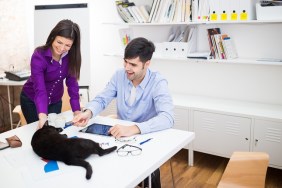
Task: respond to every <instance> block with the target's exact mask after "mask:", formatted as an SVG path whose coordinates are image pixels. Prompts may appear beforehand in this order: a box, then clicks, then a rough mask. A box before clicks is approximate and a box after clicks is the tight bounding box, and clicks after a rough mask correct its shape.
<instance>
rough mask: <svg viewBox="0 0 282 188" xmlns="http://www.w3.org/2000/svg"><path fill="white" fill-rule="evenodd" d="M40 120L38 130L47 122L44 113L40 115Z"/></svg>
mask: <svg viewBox="0 0 282 188" xmlns="http://www.w3.org/2000/svg"><path fill="white" fill-rule="evenodd" d="M38 118H39V121H38V125H37V129H41V128H42V127H43V126H44V124H45V122H46V121H47V115H46V114H44V113H39V114H38Z"/></svg>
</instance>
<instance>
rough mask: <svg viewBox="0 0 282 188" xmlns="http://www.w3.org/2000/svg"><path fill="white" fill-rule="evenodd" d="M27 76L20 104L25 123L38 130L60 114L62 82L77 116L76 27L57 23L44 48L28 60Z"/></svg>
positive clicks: (73, 24)
mask: <svg viewBox="0 0 282 188" xmlns="http://www.w3.org/2000/svg"><path fill="white" fill-rule="evenodd" d="M30 67H31V76H30V78H29V79H28V80H27V82H26V83H25V84H24V86H23V89H22V92H21V95H20V100H21V108H22V112H23V114H24V117H25V119H26V121H27V123H32V122H35V121H38V120H39V123H38V128H42V126H43V125H44V123H45V122H46V120H47V114H49V113H57V114H58V113H61V108H62V96H63V93H64V80H66V81H65V82H66V85H67V87H68V94H69V96H70V104H71V108H72V111H73V112H74V115H77V114H79V113H80V105H79V87H78V82H77V80H78V79H79V76H80V67H81V52H80V30H79V26H78V25H77V24H76V23H74V22H72V21H71V20H62V21H60V22H59V23H58V24H57V25H56V26H55V27H54V28H53V30H52V31H51V33H50V34H49V36H48V38H47V41H46V44H45V45H43V46H40V47H37V48H36V49H35V50H34V53H33V55H32V57H31V63H30Z"/></svg>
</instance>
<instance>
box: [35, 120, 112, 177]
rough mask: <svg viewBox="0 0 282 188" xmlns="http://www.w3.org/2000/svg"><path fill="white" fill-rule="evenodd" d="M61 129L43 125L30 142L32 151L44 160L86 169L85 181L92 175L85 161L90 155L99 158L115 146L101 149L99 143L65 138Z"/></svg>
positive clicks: (89, 166) (90, 168)
mask: <svg viewBox="0 0 282 188" xmlns="http://www.w3.org/2000/svg"><path fill="white" fill-rule="evenodd" d="M62 131H63V129H62V128H55V127H53V126H49V125H44V126H43V127H42V128H41V129H38V130H37V131H36V132H35V133H34V135H33V137H32V140H31V146H32V148H33V151H34V152H35V153H36V154H37V155H39V156H40V157H42V158H44V159H49V160H56V161H63V162H64V163H65V164H67V165H75V166H82V167H84V168H85V169H86V179H90V178H91V175H92V167H91V165H90V164H89V163H88V162H87V161H85V159H86V158H87V157H88V156H90V155H91V154H98V155H99V156H102V155H105V154H108V153H111V152H112V151H114V150H116V149H117V146H114V147H111V148H107V149H103V148H101V147H100V145H99V143H96V142H94V141H93V140H90V139H84V138H67V135H62V134H60V132H62Z"/></svg>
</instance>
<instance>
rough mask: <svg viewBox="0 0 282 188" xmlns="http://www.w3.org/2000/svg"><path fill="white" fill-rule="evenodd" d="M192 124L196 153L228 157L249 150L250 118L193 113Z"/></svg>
mask: <svg viewBox="0 0 282 188" xmlns="http://www.w3.org/2000/svg"><path fill="white" fill-rule="evenodd" d="M193 123H194V131H195V135H196V139H195V141H194V149H195V150H197V151H201V152H205V153H210V154H214V155H219V156H223V157H230V156H231V154H232V153H233V152H234V151H249V150H250V129H251V119H250V118H245V117H238V116H231V115H223V114H217V113H210V112H202V111H194V122H193Z"/></svg>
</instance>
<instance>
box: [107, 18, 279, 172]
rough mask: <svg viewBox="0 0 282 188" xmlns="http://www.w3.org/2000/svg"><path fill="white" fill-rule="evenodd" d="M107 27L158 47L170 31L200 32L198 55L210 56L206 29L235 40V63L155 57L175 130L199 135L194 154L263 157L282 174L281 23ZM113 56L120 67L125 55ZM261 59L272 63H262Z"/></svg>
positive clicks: (167, 24) (110, 54) (116, 54)
mask: <svg viewBox="0 0 282 188" xmlns="http://www.w3.org/2000/svg"><path fill="white" fill-rule="evenodd" d="M103 25H104V27H106V28H107V29H108V27H112V28H111V29H113V28H115V27H116V32H118V28H124V27H129V28H132V30H133V33H134V37H140V36H142V37H145V38H148V39H149V40H151V41H153V42H156V43H159V42H164V41H165V40H166V38H167V35H168V32H169V30H170V28H171V27H177V26H181V27H182V26H183V27H184V26H188V27H196V28H197V50H198V51H206V50H209V44H208V40H207V28H216V27H219V28H221V33H226V34H228V35H229V36H231V38H232V39H233V41H234V43H235V46H236V48H237V50H238V56H239V58H237V59H229V60H220V59H209V60H204V59H188V58H185V57H181V58H177V57H170V56H169V55H166V56H157V54H155V55H154V56H153V60H154V63H152V65H151V66H152V68H154V69H157V70H158V71H160V72H161V73H163V74H164V75H165V77H166V78H167V79H168V81H169V87H171V88H172V89H171V88H170V89H171V90H172V95H173V101H174V104H175V125H174V128H177V129H182V130H187V131H194V132H195V134H196V139H195V141H194V150H196V151H201V152H205V153H209V154H213V155H219V156H223V157H230V156H231V154H232V152H233V151H264V152H267V153H268V154H269V155H270V166H272V167H275V168H280V169H282V150H281V148H282V100H281V97H279V96H280V93H281V95H282V90H281V89H280V87H281V85H282V83H281V82H282V81H279V80H280V78H281V76H279V75H281V71H282V68H281V65H282V62H279V61H278V60H282V53H281V52H280V51H281V50H280V49H282V37H281V31H282V20H267V21H265V20H263V21H259V20H248V21H216V22H212V21H210V22H186V23H117V22H112V23H111V22H107V23H103ZM116 36H118V35H116ZM115 41H116V42H117V41H118V42H119V41H120V40H116V39H115ZM108 46H110V44H108ZM109 51H110V52H109ZM109 51H104V57H105V58H106V59H110V60H111V59H112V58H111V57H117V58H119V59H120V60H121V61H122V57H123V55H122V53H123V50H120V52H117V51H115V50H113V48H109ZM263 58H265V59H269V61H266V60H265V61H260V60H259V59H263ZM114 59H115V58H114ZM271 59H274V60H273V61H271ZM115 60H116V59H115ZM227 65H228V66H227ZM229 65H230V66H229ZM273 93H274V94H273ZM277 94H279V95H277ZM276 103H277V104H276Z"/></svg>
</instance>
